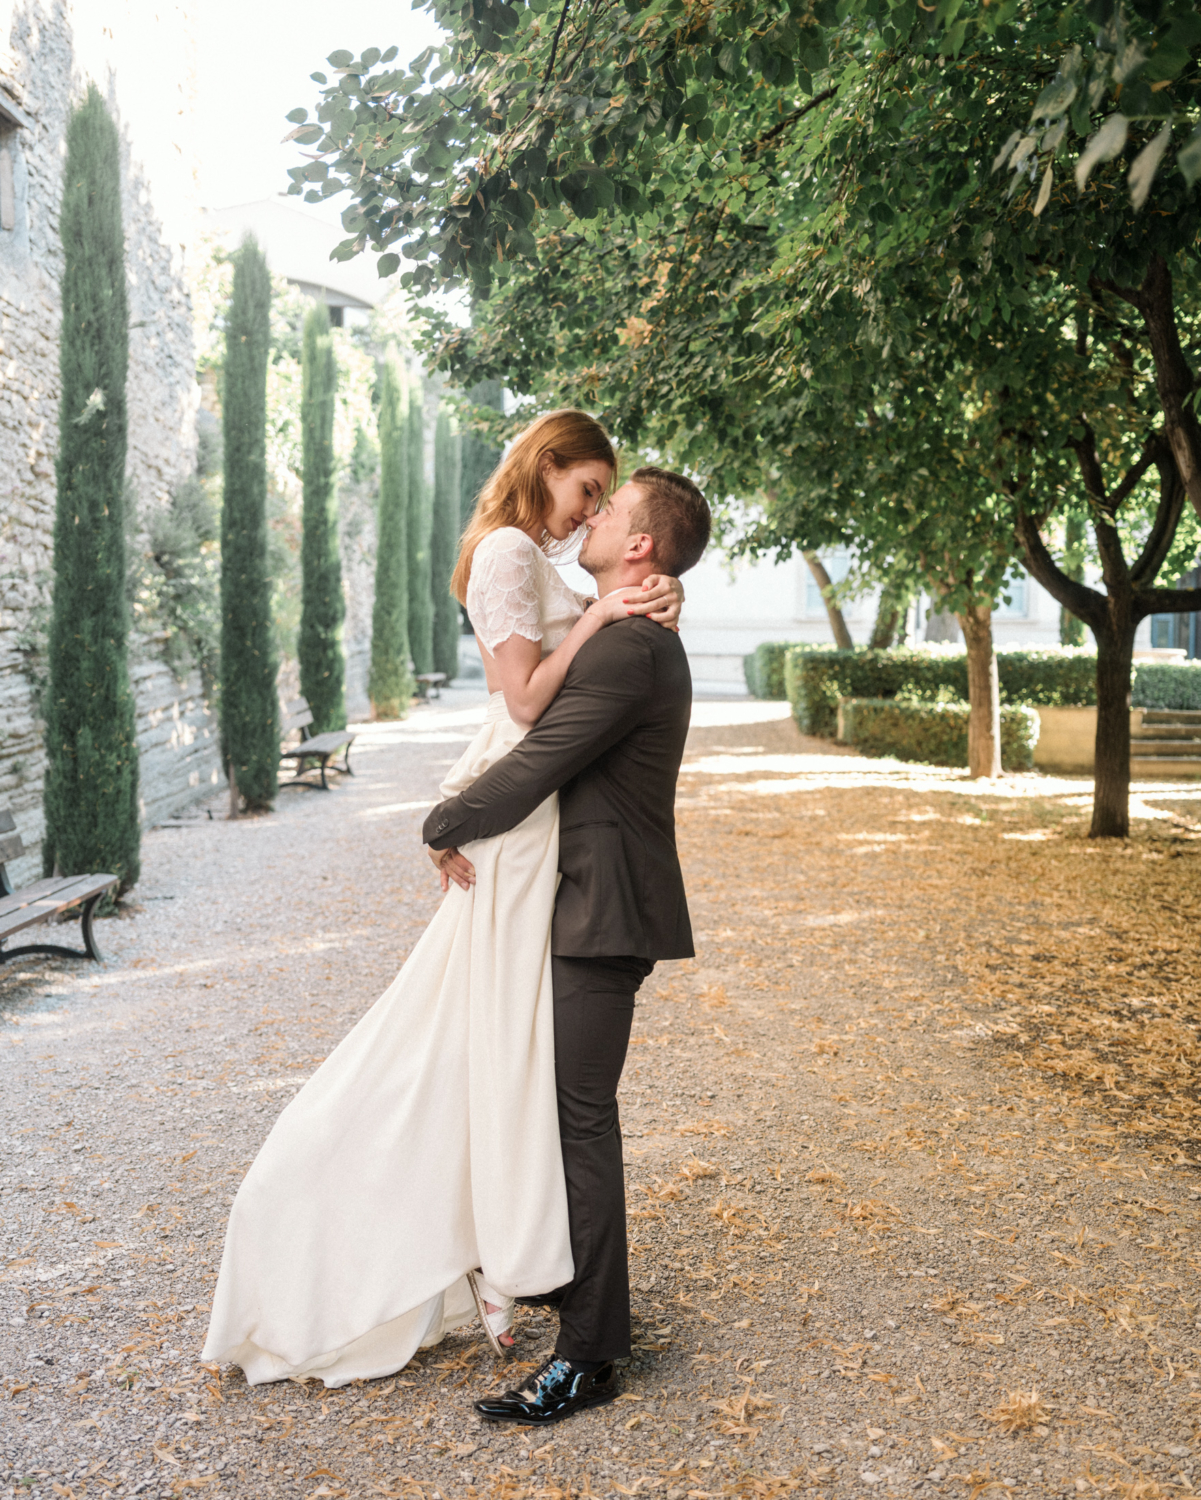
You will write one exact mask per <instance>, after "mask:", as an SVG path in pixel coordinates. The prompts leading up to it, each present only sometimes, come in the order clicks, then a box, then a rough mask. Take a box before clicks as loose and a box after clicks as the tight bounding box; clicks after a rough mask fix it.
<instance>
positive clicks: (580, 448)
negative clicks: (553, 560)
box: [450, 407, 617, 604]
mask: <svg viewBox="0 0 1201 1500" xmlns="http://www.w3.org/2000/svg"><path fill="white" fill-rule="evenodd" d="M544 456H549V457H550V459H551V461H552V462H553V464H554V466H555V468H556V469H567V468H570V467H571V465H572V464H582V463H587V462H588V461H589V460H590V459H596V460H597V461H599V462H600V463H606V464H608V465H609V467H610V469H611V470H612V471H613V473H614V474H616V472H617V455H616V454H615V453H614V452H613V444H612V443H611V442H610V441H609V435H608V433H606V431H605V429H604V428H603V427H602V426H601V425H600V423H599V422H598V421H596V419H595V418H593V417H590V416H589V415H588V413H587V412H586V411H576V410H574V409H573V408H572V407H564V408H563V409H562V410H561V411H551V412H547V414H546V415H545V416H544V417H539V418H538V419H537V421H534V422H531V423H530V425H529V426H528V427H527V428H526V429H525V431H524V432H520V433H518V435H517V436H516V437H515V438H514V439H513V445H512V447H511V448H510V449H509V451H508V452H507V453H506V454H505V456H504V458H503V459H501V461H500V463H499V464H498V465H497V467H496V468H495V469H494V470H493V471H492V473H491V474H490V475H489V477H488V480H487V482H486V483H485V485H484V487H483V489H482V490H481V491H480V498H479V499H478V500H477V501H476V503H475V514H474V515H473V516H472V517H471V520H470V521H469V522H468V523H467V526H466V528H465V530H464V532H463V536H462V539H461V540H460V542H459V559H458V561H457V562H456V563H455V570H454V573H453V575H452V576H451V580H450V591H451V593H452V594H453V595H454V596H455V598H456V599H457V600H458V601H459V603H460V604H466V602H467V583H468V580H469V579H470V577H471V559H472V557H473V556H474V555H475V549H476V548H477V547H478V546H479V544H480V543H481V542H482V541H483V539H484V538H485V537H486V536H487V535H488V533H489V532H490V531H497V530H499V529H500V527H502V526H516V527H517V528H518V529H519V530H521V531H527V532H528V531H529V530H530V529H531V528H532V527H534V526H541V525H543V524H544V522H545V520H546V516H547V513H548V512H549V510H550V505H551V497H550V491H549V490H548V489H547V488H546V483H545V481H544V480H543V478H542V473H541V464H542V459H543V457H544ZM610 483H612V479H610ZM543 545H544V546H545V541H544V542H543Z"/></svg>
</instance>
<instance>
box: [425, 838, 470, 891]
mask: <svg viewBox="0 0 1201 1500" xmlns="http://www.w3.org/2000/svg"><path fill="white" fill-rule="evenodd" d="M425 852H426V853H427V854H428V855H429V857H430V858H431V859H432V860H433V862H434V864H435V865H437V867H438V875H439V878H440V880H441V884H442V889H443V890H444V891H448V890H450V882H451V881H452V880H453V881H454V883H455V884H456V885H457V886H461V887H462V888H463V890H465V891H469V890H470V889H471V887H472V886H473V885H474V884H475V866H474V865H473V864H472V863H471V861H470V860H469V859H465V858H464V857H463V856H462V855H461V854H460V853H459V851H458V850H457V849H431V848H430V847H429V846H428V845H427V846H426V850H425Z"/></svg>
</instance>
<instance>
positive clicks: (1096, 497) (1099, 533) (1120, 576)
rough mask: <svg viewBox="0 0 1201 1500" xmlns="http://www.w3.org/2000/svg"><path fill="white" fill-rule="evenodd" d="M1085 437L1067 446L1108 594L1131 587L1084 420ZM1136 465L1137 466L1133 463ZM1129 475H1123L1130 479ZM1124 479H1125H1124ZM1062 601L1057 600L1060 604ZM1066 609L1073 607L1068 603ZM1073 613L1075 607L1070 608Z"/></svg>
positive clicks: (1094, 441)
mask: <svg viewBox="0 0 1201 1500" xmlns="http://www.w3.org/2000/svg"><path fill="white" fill-rule="evenodd" d="M1082 425H1083V427H1084V436H1083V437H1082V438H1081V439H1080V440H1079V441H1078V442H1075V443H1072V444H1070V447H1071V448H1072V450H1073V451H1074V453H1075V454H1076V459H1077V461H1078V463H1079V464H1080V475H1081V478H1082V479H1083V480H1084V490H1085V493H1086V494H1087V495H1088V498H1089V501H1090V507H1091V510H1092V516H1093V534H1094V535H1095V536H1096V538H1097V551H1098V553H1099V554H1100V557H1101V576H1102V578H1104V580H1105V587H1106V589H1107V590H1108V591H1109V593H1110V594H1111V595H1113V594H1118V593H1121V592H1123V591H1124V590H1125V589H1127V588H1128V587H1129V586H1130V569H1129V567H1128V566H1127V564H1126V555H1125V553H1124V552H1123V551H1122V539H1121V537H1120V536H1119V535H1118V529H1117V527H1116V526H1115V525H1114V523H1113V504H1112V501H1111V500H1110V499H1109V497H1108V496H1107V495H1106V493H1105V476H1104V474H1103V473H1102V472H1101V460H1100V458H1099V457H1098V456H1097V435H1096V433H1095V432H1094V431H1093V429H1092V427H1091V426H1090V425H1089V423H1088V422H1084V423H1083V424H1082ZM1136 467H1137V466H1136ZM1129 477H1130V476H1129V475H1127V476H1126V478H1127V479H1129ZM1123 482H1124V481H1123ZM1063 602H1064V601H1063V600H1060V603H1061V604H1062V603H1063ZM1067 607H1068V608H1069V609H1071V608H1072V606H1071V605H1070V604H1069V605H1068V606H1067ZM1072 613H1073V614H1076V613H1077V611H1076V610H1074V609H1073V610H1072Z"/></svg>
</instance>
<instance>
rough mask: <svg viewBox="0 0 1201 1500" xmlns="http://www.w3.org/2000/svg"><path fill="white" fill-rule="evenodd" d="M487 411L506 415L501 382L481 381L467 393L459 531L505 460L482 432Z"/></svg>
mask: <svg viewBox="0 0 1201 1500" xmlns="http://www.w3.org/2000/svg"><path fill="white" fill-rule="evenodd" d="M483 408H489V409H491V410H492V411H496V412H500V413H502V414H503V412H504V409H505V399H504V390H503V388H502V386H501V383H500V381H499V380H481V381H480V382H479V384H478V385H474V386H473V387H472V388H471V390H469V391H468V392H467V401H466V402H465V403H464V407H463V409H462V412H461V415H460V434H461V435H460V438H459V464H460V470H459V472H460V480H459V486H460V491H459V517H460V519H459V529H460V531H461V530H462V528H463V527H464V526H466V525H467V522H468V521H469V520H470V519H471V515H472V512H473V511H474V510H475V502H476V501H477V500H478V499H479V497H480V491H481V490H482V489H483V487H484V484H485V482H486V480H487V479H488V477H489V476H490V475H491V473H492V471H493V470H494V469H495V468H496V466H497V464H498V463H500V460H501V450H500V448H499V447H497V445H496V443H495V442H492V441H490V439H489V435H488V433H487V432H486V431H483V430H481V428H482V423H481V418H480V413H481V410H482V409H483Z"/></svg>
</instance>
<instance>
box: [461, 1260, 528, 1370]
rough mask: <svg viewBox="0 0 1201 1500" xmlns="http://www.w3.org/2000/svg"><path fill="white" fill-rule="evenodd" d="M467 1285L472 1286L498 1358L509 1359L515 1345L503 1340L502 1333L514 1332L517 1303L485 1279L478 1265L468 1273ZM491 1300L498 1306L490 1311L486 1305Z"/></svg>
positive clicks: (489, 1340)
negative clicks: (496, 1289) (514, 1313)
mask: <svg viewBox="0 0 1201 1500" xmlns="http://www.w3.org/2000/svg"><path fill="white" fill-rule="evenodd" d="M467 1285H468V1286H469V1287H470V1288H471V1295H472V1297H473V1298H474V1299H475V1310H476V1312H478V1313H479V1315H480V1322H481V1323H482V1324H483V1325H484V1333H485V1334H486V1335H487V1338H488V1342H489V1343H490V1344H491V1345H492V1349H493V1352H494V1353H495V1355H496V1357H497V1358H498V1359H508V1358H510V1356H511V1355H512V1353H513V1346H512V1345H511V1344H505V1343H502V1342H501V1336H502V1334H506V1333H507V1334H509V1335H510V1337H511V1336H512V1333H513V1309H514V1307H515V1306H516V1305H517V1304H516V1303H515V1302H514V1300H513V1298H512V1297H502V1296H501V1294H500V1293H499V1292H497V1291H494V1290H493V1289H492V1287H490V1286H489V1285H488V1283H487V1282H486V1281H485V1280H484V1273H483V1271H482V1270H480V1269H479V1268H478V1267H477V1268H476V1269H475V1270H474V1271H468V1273H467ZM489 1302H491V1303H492V1305H493V1307H495V1308H496V1311H495V1312H489V1311H488V1308H487V1306H486V1304H487V1303H489Z"/></svg>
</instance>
